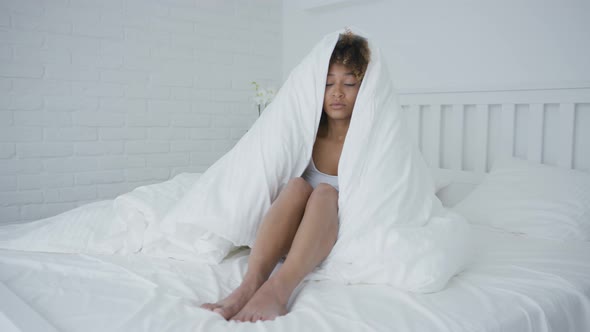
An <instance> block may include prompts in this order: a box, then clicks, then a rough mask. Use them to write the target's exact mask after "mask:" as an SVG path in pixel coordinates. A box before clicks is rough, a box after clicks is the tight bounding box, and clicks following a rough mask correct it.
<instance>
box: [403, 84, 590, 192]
mask: <svg viewBox="0 0 590 332" xmlns="http://www.w3.org/2000/svg"><path fill="white" fill-rule="evenodd" d="M399 102H400V105H401V106H402V109H403V110H405V111H406V112H407V113H406V114H407V119H408V122H409V126H410V131H411V132H412V133H413V134H414V139H415V142H416V144H417V145H418V147H419V148H420V150H421V151H422V154H423V156H424V159H425V160H426V162H427V163H428V164H429V166H430V167H431V168H433V171H434V172H435V174H436V175H437V177H438V178H446V179H448V180H451V181H453V182H459V183H473V184H475V183H479V182H480V181H481V179H482V177H483V175H484V174H485V173H486V172H488V171H489V170H490V167H491V165H492V164H493V163H494V160H496V159H497V157H498V156H515V157H519V158H524V159H529V160H531V161H536V162H541V163H545V164H550V165H559V166H562V167H567V168H574V169H579V170H585V171H589V170H590V87H582V88H556V89H522V90H503V91H500V90H497V91H476V92H456V91H444V92H442V91H427V92H407V91H406V92H404V91H401V92H400V93H399Z"/></svg>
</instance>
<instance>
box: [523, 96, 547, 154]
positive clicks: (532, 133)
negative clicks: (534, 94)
mask: <svg viewBox="0 0 590 332" xmlns="http://www.w3.org/2000/svg"><path fill="white" fill-rule="evenodd" d="M544 115H545V111H544V104H539V103H535V104H531V105H530V108H529V115H528V142H527V143H528V144H527V159H528V160H530V161H533V162H536V163H540V162H542V160H543V118H544Z"/></svg>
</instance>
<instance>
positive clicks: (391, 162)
mask: <svg viewBox="0 0 590 332" xmlns="http://www.w3.org/2000/svg"><path fill="white" fill-rule="evenodd" d="M339 33H343V31H339V32H334V33H331V34H329V35H327V36H325V37H324V38H323V39H322V40H321V41H320V42H319V43H318V44H317V45H316V46H315V47H314V48H313V50H312V51H311V52H310V53H309V54H308V55H307V56H306V57H305V58H304V59H303V61H302V62H301V63H300V64H299V65H298V66H297V67H296V68H295V69H294V70H293V71H292V72H291V74H290V75H289V77H288V79H287V81H286V82H285V84H284V85H283V86H282V88H281V89H280V90H279V92H278V94H277V96H276V98H275V99H274V101H273V102H272V103H271V104H270V105H269V106H268V107H267V108H266V109H265V111H264V112H263V113H262V115H261V116H260V118H259V119H258V121H256V123H255V124H254V125H253V126H252V128H251V129H250V130H249V131H248V132H247V133H246V134H245V135H244V136H243V137H242V139H241V140H240V141H239V142H238V143H237V144H236V146H235V147H234V148H233V149H232V150H231V151H229V152H228V153H227V154H226V155H225V156H223V157H222V158H221V159H219V160H218V161H217V162H216V163H215V164H214V165H213V166H211V167H210V168H209V169H208V170H207V171H206V172H205V173H204V174H203V175H202V177H201V178H200V179H199V180H198V181H197V182H196V183H195V184H194V186H192V188H190V189H189V191H188V192H187V194H186V195H185V196H184V197H183V198H182V199H181V200H180V202H179V203H178V204H177V205H176V206H175V207H174V208H173V209H172V210H171V211H170V212H169V213H168V214H167V215H166V217H165V218H164V220H163V221H162V223H161V225H160V227H161V231H162V232H163V234H165V235H164V236H165V237H167V238H168V239H169V241H170V242H174V243H176V244H177V245H178V244H179V243H181V246H183V247H184V248H186V250H189V251H190V250H191V248H192V247H193V244H192V243H191V241H192V240H191V237H190V236H187V235H189V234H201V233H202V232H205V231H206V232H211V233H213V234H215V235H217V236H219V237H221V238H223V239H227V240H229V241H231V242H232V243H233V244H234V245H236V246H241V245H249V246H252V245H253V244H254V242H255V237H256V231H257V229H258V226H259V224H260V222H261V220H262V218H263V216H264V214H265V213H266V211H267V210H268V209H269V207H270V205H271V204H272V202H273V200H274V199H275V198H276V197H277V196H278V194H279V192H280V190H281V188H282V186H283V185H284V184H285V183H286V182H288V181H289V179H291V178H294V177H298V176H301V175H302V173H303V171H304V169H305V168H306V166H307V165H308V163H309V161H310V158H311V155H312V149H313V144H314V140H315V137H316V134H317V129H318V124H319V120H320V116H321V113H322V105H323V98H324V91H325V84H326V75H327V70H328V66H329V59H330V56H331V53H332V51H333V49H334V46H335V44H336V42H337V40H338V36H339ZM369 47H370V49H371V53H372V55H371V61H370V63H369V66H368V68H367V71H366V74H365V77H364V79H363V82H362V84H361V87H360V90H359V93H358V96H357V99H356V103H355V106H354V110H353V114H352V119H351V123H350V127H349V130H348V133H347V136H346V140H345V143H344V147H343V150H342V155H341V157H340V162H339V164H338V180H339V187H340V192H339V198H338V206H339V212H338V216H339V222H340V228H339V234H338V241H337V242H336V245H335V246H334V248H333V250H332V252H331V253H330V255H329V256H328V258H327V259H326V261H325V262H324V263H323V264H322V266H321V267H320V268H319V269H317V270H316V272H315V273H314V274H313V275H312V277H317V278H320V277H322V278H331V279H339V280H343V281H345V282H351V283H387V284H391V285H393V286H396V287H400V288H403V289H407V290H412V291H418V292H432V291H437V290H440V289H441V288H443V287H444V285H445V284H446V283H447V281H448V280H449V279H450V278H451V277H452V276H453V275H455V274H456V273H458V272H459V271H460V270H461V269H462V268H463V267H464V266H465V264H466V263H467V262H468V257H469V255H468V253H469V252H470V250H469V239H470V235H469V226H468V224H467V222H466V221H465V220H464V219H463V218H462V217H460V216H459V215H457V214H453V213H451V212H450V211H447V210H445V209H444V208H443V207H442V204H441V203H440V201H439V200H438V198H437V197H436V196H435V195H434V183H433V180H432V178H431V175H430V172H429V170H428V168H427V166H426V164H425V163H424V161H423V159H422V157H421V155H420V152H419V151H418V150H417V148H416V147H415V146H414V145H413V143H412V142H411V140H410V136H409V134H408V132H407V126H406V125H405V120H404V114H403V111H402V110H401V108H400V107H399V105H398V102H397V99H396V95H395V93H394V88H393V85H392V82H391V80H390V78H389V74H388V70H387V68H386V67H385V64H384V62H383V59H382V56H381V54H380V51H379V49H378V48H377V47H375V45H374V44H373V43H372V41H371V40H370V39H369ZM199 254H202V253H199V252H197V251H195V255H199Z"/></svg>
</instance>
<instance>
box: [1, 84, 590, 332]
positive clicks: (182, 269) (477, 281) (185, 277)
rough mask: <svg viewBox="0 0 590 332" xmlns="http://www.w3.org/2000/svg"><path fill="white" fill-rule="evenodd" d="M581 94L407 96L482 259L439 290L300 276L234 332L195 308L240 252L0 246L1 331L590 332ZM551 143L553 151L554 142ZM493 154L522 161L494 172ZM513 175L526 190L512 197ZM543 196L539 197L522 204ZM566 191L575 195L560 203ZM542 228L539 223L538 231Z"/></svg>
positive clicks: (84, 213) (424, 144)
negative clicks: (273, 308)
mask: <svg viewBox="0 0 590 332" xmlns="http://www.w3.org/2000/svg"><path fill="white" fill-rule="evenodd" d="M588 92H589V91H587V90H579V89H578V90H576V91H571V90H561V91H557V90H552V91H532V92H531V91H529V92H527V93H523V92H522V91H512V92H497V91H494V92H472V93H456V92H453V93H440V92H439V93H431V92H421V93H418V92H409V93H406V94H402V95H401V102H402V105H403V109H404V110H405V111H406V112H408V119H409V123H410V125H411V126H412V127H413V128H414V130H413V132H414V133H416V136H415V142H416V144H417V145H418V146H419V147H420V149H421V151H422V153H423V155H424V158H425V160H426V161H427V162H428V163H429V165H430V167H431V168H432V170H433V174H434V176H435V179H436V180H437V181H436V182H437V187H438V196H439V198H440V199H441V201H442V202H443V203H444V204H445V205H446V206H447V207H450V208H453V209H455V210H456V211H457V212H459V213H463V214H465V215H466V216H467V218H468V219H469V220H470V221H471V222H473V240H474V242H475V243H476V250H475V255H476V259H475V260H474V262H473V263H471V264H470V265H469V266H467V267H466V268H465V270H463V271H462V272H461V273H460V274H458V275H457V276H455V277H454V278H453V279H451V281H450V282H449V284H448V285H447V287H446V288H445V289H444V290H442V291H440V292H435V293H426V294H420V293H411V292H404V291H401V290H397V289H395V288H392V287H389V286H383V285H368V284H360V285H345V284H342V283H339V282H336V281H329V280H324V281H311V280H307V281H304V282H303V283H302V284H301V285H300V286H299V287H298V288H297V290H296V291H295V292H294V295H293V296H292V297H291V300H290V303H289V311H290V312H289V314H287V315H286V316H283V317H280V318H278V319H276V320H274V321H270V322H257V323H235V322H227V321H225V320H223V319H222V318H221V317H220V316H218V315H217V314H215V313H211V312H209V311H206V310H202V309H200V308H199V304H201V303H203V302H209V301H215V300H217V299H219V298H221V297H223V296H224V295H227V294H228V293H229V292H230V291H232V290H233V289H234V288H235V287H236V286H237V285H238V284H239V282H240V280H241V277H242V276H243V275H244V273H245V271H246V263H247V256H248V252H249V249H247V248H238V249H236V250H234V251H232V252H231V254H230V255H229V256H228V257H226V258H225V259H224V260H223V261H222V263H221V264H219V265H209V264H205V263H200V264H199V263H194V262H185V261H180V260H172V259H166V258H159V257H154V256H153V255H152V256H148V255H143V254H141V253H139V254H130V253H124V252H119V253H115V254H113V253H111V252H109V248H101V249H102V250H103V251H104V253H100V252H96V251H97V250H94V252H82V253H66V252H59V251H60V250H54V252H47V251H45V252H44V251H41V250H36V249H37V248H35V247H34V246H33V245H32V246H31V247H30V248H29V249H30V250H27V251H23V250H14V249H10V246H4V247H5V249H0V310H1V312H0V330H2V331H94V330H96V331H105V330H107V331H187V330H194V331H302V330H311V331H392V330H395V331H519V332H524V331H560V332H561V331H580V332H581V331H590V255H589V254H590V241H588V240H589V239H588V238H587V236H588V234H589V233H590V232H588V231H589V230H590V226H589V225H590V214H587V213H588V212H587V211H588V210H589V209H590V185H586V184H587V183H588V181H590V180H588V178H589V177H590V175H588V173H587V170H588V168H589V167H588V166H590V162H589V160H588V159H585V158H588V151H590V150H589V146H588V145H587V144H588V143H587V142H589V141H590V140H586V139H585V138H587V137H588V136H586V135H588V133H587V132H584V131H583V130H582V129H583V128H587V127H588V126H587V125H588V124H590V121H589V120H590V118H588V117H587V115H586V114H587V112H586V111H587V109H588V105H589V103H590V97H589V96H590V94H589V93H588ZM584 112H586V113H584ZM553 116H556V117H555V118H552V117H553ZM548 119H557V120H558V121H556V123H552V124H550V123H549V121H548ZM584 124H585V125H586V126H585V127H584ZM552 126H555V127H552ZM547 128H549V129H547ZM554 128H557V129H555V130H557V131H558V133H559V134H558V135H555V134H554ZM498 132H501V133H504V134H502V135H498V134H497V133H498ZM458 133H459V134H458ZM506 133H508V134H506ZM554 139H557V140H558V143H559V144H556V145H552V144H553V142H552V140H554ZM564 146H565V147H568V148H563V147H564ZM570 147H571V148H570ZM501 156H509V157H512V156H516V157H518V160H516V159H507V160H509V161H508V162H507V163H504V164H498V162H497V161H498V160H500V159H501V158H500V157H501ZM523 159H526V160H527V161H524V160H523ZM542 164H549V165H542ZM557 166H559V167H557ZM572 168H574V169H577V170H571V169H572ZM507 169H509V170H510V172H507V171H506V170H507ZM515 174H516V175H517V178H518V179H521V180H522V182H520V183H519V184H518V187H515V188H510V187H506V186H507V185H508V186H509V185H510V183H512V182H510V181H511V179H513V177H514V175H515ZM187 176H188V177H187ZM510 176H512V178H511V177H510ZM183 179H184V180H187V179H189V180H190V175H185V176H184V178H183ZM539 179H543V180H544V181H539ZM539 182H542V183H544V184H543V185H542V186H541V187H539ZM168 184H170V182H168ZM574 186H575V190H572V188H574ZM152 188H155V187H152ZM502 188H504V189H502ZM547 188H549V189H551V190H547ZM502 190H503V191H502ZM542 190H545V192H544V195H540V196H539V195H529V196H527V194H531V193H539V192H541V191H542ZM562 193H563V194H564V195H566V194H568V193H573V194H572V197H571V199H568V200H563V201H562V200H559V199H558V198H555V197H556V196H557V195H559V194H562ZM511 195H512V196H511ZM561 196H563V195H561ZM519 199H522V201H519ZM515 202H516V203H519V204H517V205H518V207H519V209H520V210H518V213H517V214H514V213H513V214H512V215H509V212H511V211H512V210H510V209H511V208H512V207H514V206H513V205H508V208H505V207H506V206H507V205H506V204H513V203H515ZM547 202H550V203H551V205H547V204H546V203H547ZM523 206H525V207H526V208H527V209H528V210H526V209H525V210H526V211H525V212H526V213H528V215H527V214H525V213H524V212H523V210H522V207H523ZM572 211H575V213H574V214H573V215H570V214H568V213H570V212H572ZM584 213H586V214H584ZM116 214H117V210H116V207H115V205H114V201H112V200H110V201H102V202H96V203H91V204H89V205H87V206H83V207H80V208H78V212H77V214H76V213H72V212H70V214H69V215H68V217H67V218H83V219H84V220H86V221H87V220H110V219H112V218H113V216H115V215H116ZM515 216H516V217H515ZM539 216H540V217H542V218H540V219H539ZM54 218H59V216H58V217H54ZM61 218H62V219H63V218H64V217H63V216H62V217H61ZM486 218H487V219H486ZM511 218H513V219H514V218H515V219H514V220H513V219H511ZM541 219H542V221H543V225H544V226H543V227H539V226H538V223H535V220H541ZM508 221H510V222H509V223H508ZM41 222H42V221H41ZM41 224H42V223H41ZM31 227H32V226H31ZM93 231H94V232H95V233H96V232H102V233H101V234H106V233H104V232H105V230H104V229H93ZM80 237H81V238H85V239H89V240H88V241H87V243H88V242H92V240H93V239H94V238H93V237H92V236H91V235H89V234H80ZM113 238H114V237H113ZM128 247H133V243H128ZM62 249H63V250H61V251H68V250H67V249H68V248H62ZM98 251H100V250H98ZM130 251H133V250H130Z"/></svg>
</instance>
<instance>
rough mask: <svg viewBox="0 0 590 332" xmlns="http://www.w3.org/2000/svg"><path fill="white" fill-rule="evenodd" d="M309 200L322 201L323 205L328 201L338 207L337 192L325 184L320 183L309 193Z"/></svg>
mask: <svg viewBox="0 0 590 332" xmlns="http://www.w3.org/2000/svg"><path fill="white" fill-rule="evenodd" d="M309 200H310V201H312V202H313V201H322V202H323V203H326V201H328V202H332V203H334V204H336V205H338V190H336V188H334V187H332V186H331V185H329V184H327V183H320V184H318V185H317V186H316V187H315V189H314V190H313V192H312V193H311V196H310V197H309Z"/></svg>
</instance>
